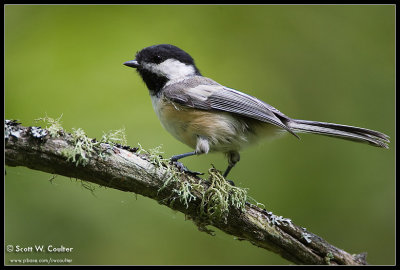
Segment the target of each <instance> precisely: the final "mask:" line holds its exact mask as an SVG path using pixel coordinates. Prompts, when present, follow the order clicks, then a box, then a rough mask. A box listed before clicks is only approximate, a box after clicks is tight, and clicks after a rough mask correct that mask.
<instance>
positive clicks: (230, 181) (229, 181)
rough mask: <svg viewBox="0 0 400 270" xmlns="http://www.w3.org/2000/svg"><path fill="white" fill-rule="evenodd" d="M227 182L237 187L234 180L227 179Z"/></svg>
mask: <svg viewBox="0 0 400 270" xmlns="http://www.w3.org/2000/svg"><path fill="white" fill-rule="evenodd" d="M225 180H226V182H228V183H229V184H230V185H231V186H235V182H233V181H232V180H228V179H225Z"/></svg>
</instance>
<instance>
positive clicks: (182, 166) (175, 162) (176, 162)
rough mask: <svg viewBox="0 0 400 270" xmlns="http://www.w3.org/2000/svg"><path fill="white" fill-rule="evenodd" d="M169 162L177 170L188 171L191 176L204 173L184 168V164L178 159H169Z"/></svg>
mask: <svg viewBox="0 0 400 270" xmlns="http://www.w3.org/2000/svg"><path fill="white" fill-rule="evenodd" d="M171 164H173V165H175V166H176V167H177V168H178V169H179V171H181V172H184V173H188V174H190V175H192V176H198V175H203V174H204V173H201V172H193V171H191V170H189V169H188V168H186V166H185V165H183V164H182V163H181V162H179V161H171Z"/></svg>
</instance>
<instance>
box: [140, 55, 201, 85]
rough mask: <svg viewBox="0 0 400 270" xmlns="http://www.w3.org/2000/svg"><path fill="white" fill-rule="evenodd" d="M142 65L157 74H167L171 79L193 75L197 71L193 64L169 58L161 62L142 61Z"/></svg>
mask: <svg viewBox="0 0 400 270" xmlns="http://www.w3.org/2000/svg"><path fill="white" fill-rule="evenodd" d="M142 66H143V67H144V68H145V69H148V70H150V71H151V72H154V73H155V74H158V75H161V76H165V77H167V78H168V79H170V80H175V79H179V78H184V77H186V76H192V75H195V73H196V71H195V69H194V67H193V66H191V65H186V64H184V63H182V62H180V61H178V60H175V59H168V60H165V61H164V62H162V63H160V64H154V63H142Z"/></svg>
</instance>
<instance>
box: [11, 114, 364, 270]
mask: <svg viewBox="0 0 400 270" xmlns="http://www.w3.org/2000/svg"><path fill="white" fill-rule="evenodd" d="M53 135H54V134H53ZM92 141H93V142H94V140H92ZM74 144H76V138H75V139H74V137H73V136H72V135H71V134H68V133H65V132H63V131H61V132H59V133H58V136H57V137H56V136H53V137H52V136H50V134H49V131H48V130H45V129H40V128H39V129H38V128H35V127H23V126H21V125H19V124H18V123H16V122H15V121H8V120H6V123H5V164H6V165H8V166H24V167H28V168H30V169H34V170H39V171H43V172H48V173H51V174H58V175H63V176H66V177H72V178H77V179H81V180H82V181H88V182H92V183H96V184H99V185H101V186H106V187H109V188H113V189H118V190H121V191H126V192H133V193H137V194H141V195H143V196H146V197H149V198H151V199H154V200H156V201H158V202H159V203H160V204H163V205H166V206H167V207H170V208H172V209H174V210H177V211H180V212H182V213H183V214H185V215H186V216H187V217H189V218H190V219H192V220H193V221H194V222H195V224H196V225H197V226H198V227H199V229H200V230H204V231H206V232H210V230H208V229H207V228H206V226H207V225H212V226H215V227H217V228H219V229H220V230H222V231H224V232H226V233H228V234H231V235H234V236H236V237H237V239H239V240H247V241H250V242H251V243H252V244H253V245H255V246H258V247H261V248H264V249H267V250H270V251H272V252H275V253H277V254H279V255H281V256H282V257H283V258H286V259H287V260H289V261H291V262H293V263H296V264H309V265H311V264H340V265H365V264H367V262H366V258H365V254H359V255H351V254H349V253H347V252H345V251H343V250H341V249H339V248H336V247H334V246H332V245H330V244H329V243H328V242H326V241H325V240H324V239H322V238H321V237H319V236H317V235H315V234H312V233H311V232H308V231H307V230H306V229H304V228H302V227H299V226H297V225H295V224H294V223H292V222H291V220H290V219H287V218H282V217H279V216H275V215H274V214H272V212H268V211H266V210H265V209H261V208H259V207H257V206H255V205H253V204H251V203H248V202H246V204H245V205H244V206H243V207H242V208H240V207H239V208H237V207H235V206H234V205H230V206H229V211H228V212H227V213H226V215H225V216H224V218H213V217H211V216H205V215H204V209H203V208H204V207H207V206H208V207H209V204H207V202H206V203H205V199H206V198H205V194H206V193H207V190H209V189H210V185H211V184H210V181H206V180H204V179H203V180H201V179H200V178H197V177H192V176H189V175H186V174H179V173H178V174H177V173H176V171H175V170H171V166H168V165H167V164H166V163H165V162H161V161H158V163H155V162H154V160H152V159H151V157H150V156H149V155H148V154H141V153H138V151H137V150H138V148H130V147H123V146H120V145H118V144H116V145H110V144H106V143H98V144H97V146H96V147H97V148H98V149H102V151H101V152H97V154H94V153H92V155H91V157H89V158H88V157H86V158H87V159H88V162H86V163H85V164H84V166H83V165H82V164H79V165H77V164H78V163H77V162H72V161H71V159H70V160H67V158H66V156H65V153H66V152H65V151H66V149H71V147H74ZM98 153H100V154H98ZM89 154H90V153H89ZM173 177H177V179H178V180H179V181H169V182H168V179H171V178H173ZM166 181H167V183H166ZM189 182H190V183H192V184H193V183H194V184H197V185H201V187H202V189H201V190H204V191H205V192H198V190H199V189H196V190H195V189H192V190H189V192H191V196H192V197H190V198H189V199H187V198H186V200H183V199H182V197H181V198H179V196H177V194H176V190H177V189H178V186H179V185H181V184H182V183H189ZM188 186H189V187H190V185H188ZM201 209H203V211H201Z"/></svg>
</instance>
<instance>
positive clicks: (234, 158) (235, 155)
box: [223, 151, 240, 186]
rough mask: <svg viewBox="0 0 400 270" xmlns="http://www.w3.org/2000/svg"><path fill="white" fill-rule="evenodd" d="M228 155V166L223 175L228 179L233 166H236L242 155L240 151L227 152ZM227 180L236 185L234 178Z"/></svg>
mask: <svg viewBox="0 0 400 270" xmlns="http://www.w3.org/2000/svg"><path fill="white" fill-rule="evenodd" d="M226 156H227V157H228V168H226V170H225V172H224V174H223V177H224V178H225V179H226V177H227V176H228V174H229V172H230V171H231V170H232V168H233V167H235V165H236V163H238V162H239V160H240V155H239V152H238V151H231V152H228V153H226ZM226 181H228V182H229V184H231V185H232V186H234V185H235V183H234V182H233V181H232V180H228V179H226Z"/></svg>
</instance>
